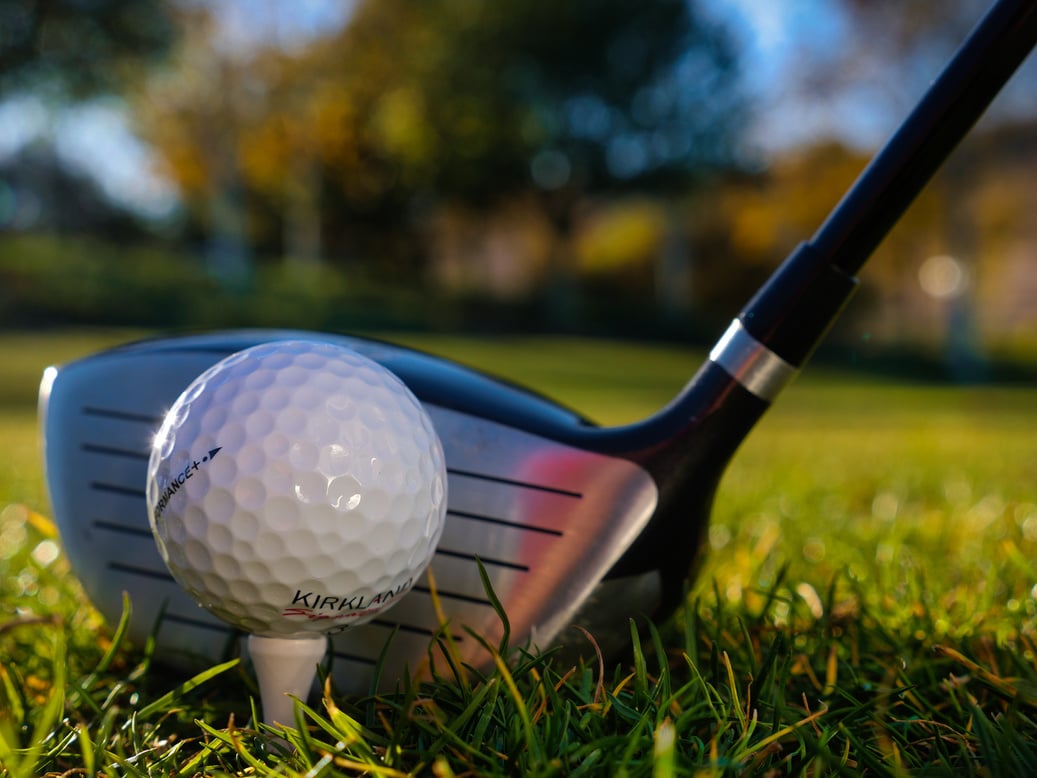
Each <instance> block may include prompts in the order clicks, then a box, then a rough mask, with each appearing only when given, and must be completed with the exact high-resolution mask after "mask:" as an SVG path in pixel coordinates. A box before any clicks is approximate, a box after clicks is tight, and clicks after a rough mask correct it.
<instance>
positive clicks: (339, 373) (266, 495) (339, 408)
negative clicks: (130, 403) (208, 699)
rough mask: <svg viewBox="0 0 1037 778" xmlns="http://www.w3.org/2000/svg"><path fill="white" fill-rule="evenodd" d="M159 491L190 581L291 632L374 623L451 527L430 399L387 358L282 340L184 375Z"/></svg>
mask: <svg viewBox="0 0 1037 778" xmlns="http://www.w3.org/2000/svg"><path fill="white" fill-rule="evenodd" d="M146 493H147V506H148V518H149V521H150V522H151V528H152V531H153V533H154V535H155V540H156V543H157V545H158V549H159V553H160V554H161V556H162V558H163V560H164V561H165V563H166V566H167V567H168V568H169V571H170V573H172V575H173V577H174V578H175V579H176V580H177V582H178V583H179V584H180V585H181V586H183V587H184V588H185V589H186V590H187V591H188V593H190V594H191V595H192V596H193V597H194V599H195V600H196V601H197V602H198V603H199V604H200V605H202V606H203V607H205V608H206V609H208V610H209V611H211V612H212V613H213V614H215V615H216V616H218V617H219V618H221V619H223V620H224V621H226V622H228V623H230V624H232V625H234V626H236V627H238V628H239V629H242V630H244V631H246V632H249V633H252V634H255V635H263V636H271V637H276V636H282V637H287V636H297V635H301V634H304V633H333V632H337V631H341V630H342V629H345V628H346V627H348V626H351V625H355V624H361V623H363V622H365V621H368V620H370V619H372V618H374V617H375V616H377V615H378V614H379V613H381V612H383V611H384V610H386V609H387V608H389V607H391V606H392V605H393V604H394V603H395V602H396V601H397V600H399V599H400V598H401V597H402V596H403V595H404V594H406V592H407V591H408V590H409V589H410V588H411V587H413V585H414V583H415V581H416V580H417V578H418V577H419V576H420V575H421V574H422V572H423V571H424V570H425V568H426V567H427V565H428V563H429V562H430V561H431V559H432V555H433V554H434V552H435V548H436V544H437V543H438V541H439V537H440V535H441V534H442V530H443V519H444V516H445V512H446V467H445V463H444V457H443V449H442V445H441V443H440V441H439V438H438V436H437V435H436V432H435V430H434V428H433V426H432V421H431V419H430V418H429V416H428V414H427V413H426V411H425V410H424V408H423V407H422V406H421V404H420V403H419V402H418V400H417V399H416V398H415V397H414V395H413V394H412V393H411V392H410V390H409V389H408V388H407V387H406V386H405V385H404V384H403V383H402V382H401V381H400V380H399V379H398V378H397V377H396V376H395V375H393V374H392V373H391V372H389V371H388V370H387V369H386V368H384V367H382V366H381V365H379V364H377V363H375V362H373V361H371V360H369V359H367V358H366V357H363V356H361V355H359V354H357V353H355V352H354V351H351V350H349V349H346V348H343V347H341V346H336V345H332V344H328V343H319V342H310V341H301V340H299V341H279V342H272V343H266V344H262V345H259V346H255V347H253V348H249V349H245V350H244V351H240V352H237V353H236V354H232V355H231V356H229V357H227V358H226V359H224V360H222V361H221V362H219V363H217V364H216V365H214V366H213V367H212V368H210V369H209V370H207V371H206V372H205V373H203V374H202V375H200V376H199V377H198V378H197V379H195V381H194V382H193V383H191V385H190V386H188V387H187V389H185V390H184V392H183V393H182V394H181V395H180V397H179V398H178V399H177V401H176V402H175V403H174V404H173V406H172V408H171V409H170V410H169V412H168V413H167V415H166V417H165V420H164V421H163V423H162V426H161V428H160V429H159V431H158V433H157V434H156V436H155V439H154V442H153V445H152V450H151V456H150V459H149V462H148V477H147V490H146Z"/></svg>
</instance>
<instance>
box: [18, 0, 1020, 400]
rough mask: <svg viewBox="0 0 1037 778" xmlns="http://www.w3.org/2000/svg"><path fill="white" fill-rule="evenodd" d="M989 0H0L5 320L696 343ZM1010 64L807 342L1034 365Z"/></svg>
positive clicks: (895, 116) (904, 356)
mask: <svg viewBox="0 0 1037 778" xmlns="http://www.w3.org/2000/svg"><path fill="white" fill-rule="evenodd" d="M984 6H985V3H984V2H982V0H948V2H945V3H941V4H940V5H939V6H938V7H937V6H934V5H933V4H932V3H930V2H927V0H769V2H766V3H763V2H755V1H754V0H641V2H638V3H631V2H627V1H626V0H568V2H559V1H558V0H422V2H406V0H354V1H353V2H346V1H345V0H92V2H82V1H81V0H48V1H47V2H42V1H40V0H0V327H3V328H6V329H18V330H26V329H42V328H58V327H70V326H76V327H78V326H104V327H110V326H119V327H122V326H130V327H136V328H142V329H162V330H169V329H173V330H181V329H198V328H213V327H230V326H286V327H303V328H313V329H321V330H334V331H343V330H354V331H372V330H377V331H379V332H386V331H393V330H425V331H442V332H458V331H462V332H482V333H486V332H494V333H496V332H505V333H530V332H537V333H564V334H577V335H600V336H609V337H624V338H628V337H629V338H638V339H658V340H677V341H680V342H682V343H688V344H708V343H709V342H711V341H712V340H714V339H715V338H716V337H717V335H718V334H719V333H720V332H721V331H722V330H723V327H724V326H725V324H726V322H727V321H728V320H729V319H730V318H731V317H732V316H733V315H735V314H736V313H737V311H738V308H739V306H740V305H741V304H742V303H743V302H744V301H745V300H746V299H747V298H748V297H749V295H751V293H752V291H753V290H754V289H755V288H756V286H757V285H758V284H759V283H760V281H761V280H762V279H763V278H765V277H766V275H767V274H768V273H769V272H770V271H771V270H772V269H773V268H774V267H775V266H776V265H777V264H778V263H780V261H781V260H782V259H783V258H784V257H785V255H786V254H787V253H788V252H789V251H790V250H791V249H792V248H793V247H794V246H795V244H796V243H797V242H798V241H800V240H803V239H806V238H808V237H809V236H810V235H811V234H812V233H813V231H814V230H815V229H816V227H817V226H818V225H819V224H820V223H821V221H822V220H823V218H824V216H825V214H826V213H827V212H828V210H829V209H830V208H831V207H832V206H833V205H834V203H835V202H836V201H837V200H838V198H839V197H840V195H841V194H842V192H843V191H844V190H845V188H846V187H847V186H848V185H849V183H850V182H851V181H852V180H853V179H854V178H855V177H856V175H857V174H858V172H859V171H860V170H861V168H862V167H863V165H864V164H865V163H866V161H867V159H868V157H869V155H870V154H871V153H872V152H873V151H874V150H875V149H876V148H877V147H878V146H879V145H880V144H881V142H882V141H883V140H884V139H885V137H886V136H887V135H888V134H889V133H890V132H891V131H892V130H893V129H894V128H895V127H896V125H897V123H898V122H899V121H900V119H901V118H902V117H903V116H904V115H905V114H906V112H907V111H908V110H909V109H910V108H911V107H912V106H913V105H914V103H915V101H916V100H917V99H918V97H919V96H920V95H921V93H922V91H923V90H924V88H925V85H926V84H927V82H928V81H929V80H930V79H931V78H932V76H933V75H934V74H935V73H936V72H937V71H938V69H939V68H940V67H941V66H942V64H943V63H944V62H945V61H946V59H947V58H948V57H949V56H950V54H951V52H952V51H953V50H954V48H955V47H956V45H957V43H958V42H959V41H960V40H961V39H962V37H963V36H964V35H965V34H966V33H967V31H968V29H969V28H970V27H971V25H972V24H973V23H974V21H975V20H976V19H977V18H978V17H979V15H980V14H981V13H982V11H983V8H984ZM1034 76H1035V65H1034V63H1033V62H1032V61H1031V62H1029V63H1028V65H1027V66H1026V67H1025V68H1024V70H1023V71H1022V72H1021V73H1020V74H1018V75H1017V76H1016V78H1015V79H1014V80H1013V81H1012V83H1011V84H1010V86H1009V87H1008V89H1007V90H1006V92H1005V93H1004V94H1003V95H1002V96H1001V97H1000V98H999V99H998V101H997V102H996V104H995V106H994V108H993V109H992V111H991V112H990V114H989V115H988V116H987V117H986V118H985V119H984V120H983V121H982V122H981V124H980V125H979V127H977V129H976V131H975V132H974V133H973V134H972V135H971V136H970V137H969V138H968V140H967V141H966V142H965V143H964V144H963V145H962V147H961V148H960V149H959V150H958V151H957V152H956V154H955V155H954V157H953V158H952V160H951V161H950V162H949V164H948V165H947V166H946V167H945V169H944V170H942V171H941V173H940V174H939V176H938V178H937V179H936V180H935V181H934V182H933V184H932V185H931V186H930V188H929V189H928V190H927V191H926V193H925V194H924V195H923V196H922V198H921V199H920V200H919V201H918V202H917V203H916V205H915V206H914V207H913V208H912V209H911V211H910V212H909V214H908V216H907V217H906V218H905V219H904V221H903V222H902V223H901V224H900V225H899V226H898V227H897V228H896V230H895V231H894V233H893V234H892V235H891V236H890V238H889V239H888V240H887V241H886V242H885V243H884V244H883V246H882V247H881V250H880V251H879V253H878V254H877V255H876V257H875V258H874V260H873V261H872V262H871V263H870V264H869V265H868V266H867V267H866V269H865V272H864V281H865V283H864V284H863V289H862V293H861V294H860V295H859V296H858V298H857V300H856V301H855V303H854V304H853V305H852V306H851V309H850V311H849V312H848V314H847V316H846V318H845V319H844V320H843V321H841V322H840V323H839V325H838V326H837V328H836V330H835V331H834V332H833V334H832V337H831V339H830V341H829V344H828V345H827V347H826V349H825V350H823V352H822V353H821V355H820V356H821V358H824V359H831V360H835V361H842V362H847V363H853V364H855V365H858V366H862V367H868V368H873V369H891V370H894V371H897V372H899V373H901V374H908V373H914V374H918V375H919V376H928V377H940V378H950V379H956V380H977V379H984V378H999V379H1005V378H1012V377H1016V376H1026V375H1031V376H1032V374H1033V371H1034V365H1037V184H1035V181H1037V132H1035V130H1037V78H1034Z"/></svg>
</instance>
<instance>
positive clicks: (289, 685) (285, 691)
mask: <svg viewBox="0 0 1037 778" xmlns="http://www.w3.org/2000/svg"><path fill="white" fill-rule="evenodd" d="M327 648H328V639H327V637H326V636H324V635H312V634H308V635H306V636H304V637H298V638H269V637H261V636H259V635H249V636H248V653H249V655H250V656H251V657H252V666H253V668H254V669H255V672H256V680H257V681H258V682H259V698H260V701H261V702H262V704H263V721H264V723H266V724H269V725H271V726H273V725H274V724H283V725H285V726H288V727H294V726H295V701H294V700H293V699H292V698H291V697H290V696H289V695H294V696H295V697H298V698H299V699H300V700H305V699H306V698H307V697H308V696H309V694H310V687H311V686H313V679H314V678H315V677H316V676H317V665H319V664H320V662H321V660H322V659H324V654H325V652H326V651H327Z"/></svg>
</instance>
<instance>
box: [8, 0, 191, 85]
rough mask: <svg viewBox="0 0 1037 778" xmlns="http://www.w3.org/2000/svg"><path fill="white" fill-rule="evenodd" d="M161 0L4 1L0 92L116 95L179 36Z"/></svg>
mask: <svg viewBox="0 0 1037 778" xmlns="http://www.w3.org/2000/svg"><path fill="white" fill-rule="evenodd" d="M166 5H167V4H166V3H165V2H162V0H90V2H83V1H82V0H0V95H4V94H6V93H8V92H11V91H15V90H19V89H21V90H41V89H46V90H55V89H56V90H57V91H58V92H63V93H65V94H67V95H70V96H73V97H82V96H85V95H88V94H93V93H96V92H103V91H119V90H121V89H122V88H124V86H125V84H126V83H127V81H130V80H132V79H133V78H135V77H136V76H137V75H138V74H139V69H140V64H141V62H142V61H148V60H154V59H156V58H158V57H159V56H161V55H162V54H163V53H164V52H165V51H166V50H167V49H168V47H169V46H170V44H171V43H172V40H173V37H174V35H175V31H174V28H173V24H172V20H171V19H170V17H169V15H168V13H167V11H166Z"/></svg>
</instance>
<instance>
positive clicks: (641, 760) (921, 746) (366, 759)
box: [0, 333, 1037, 777]
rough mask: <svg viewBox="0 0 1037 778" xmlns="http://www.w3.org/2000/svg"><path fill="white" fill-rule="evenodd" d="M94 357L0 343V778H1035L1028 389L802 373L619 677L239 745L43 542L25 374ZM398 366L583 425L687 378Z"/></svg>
mask: <svg viewBox="0 0 1037 778" xmlns="http://www.w3.org/2000/svg"><path fill="white" fill-rule="evenodd" d="M113 338H117V334H114V335H113V334H112V333H103V334H101V335H100V336H98V338H96V339H95V338H94V336H89V337H86V336H84V337H81V338H80V339H78V340H75V341H70V340H68V339H67V338H63V337H62V338H57V337H51V336H48V337H28V336H24V337H21V338H19V337H13V336H11V337H7V338H4V339H2V340H0V364H5V365H10V366H12V367H11V368H10V371H11V372H10V374H9V376H5V378H8V380H7V381H6V382H5V386H6V387H9V388H7V389H4V390H3V391H4V392H6V394H5V395H4V398H5V399H4V402H3V403H0V424H2V425H3V426H2V428H0V429H2V434H3V440H4V442H5V450H6V452H7V456H6V457H5V458H4V460H2V461H0V580H3V582H4V584H3V590H2V596H0V603H2V606H0V614H2V615H0V776H5V777H6V776H34V775H48V774H50V775H163V776H168V775H184V776H192V775H224V774H226V775H315V776H316V775H321V776H326V775H350V774H356V773H365V772H366V773H368V774H372V775H397V774H407V773H424V774H434V775H439V776H447V775H464V774H500V775H562V774H565V775H568V774H573V775H579V774H587V775H597V774H603V775H654V776H671V775H705V776H712V775H734V774H771V775H787V774H806V775H828V774H840V773H842V774H852V775H857V774H862V773H864V774H870V775H906V774H914V773H926V774H956V775H972V774H977V775H998V774H1003V775H1025V774H1032V773H1034V772H1035V769H1037V647H1035V626H1037V599H1035V596H1037V564H1035V560H1037V553H1035V552H1037V490H1035V487H1034V484H1037V437H1035V436H1034V434H1033V430H1034V428H1035V426H1037V425H1035V423H1037V403H1034V398H1035V392H1034V390H1033V389H1024V388H1012V389H1007V388H968V389H955V388H946V387H931V386H916V385H907V384H888V383H878V382H873V381H868V380H864V379H861V378H859V377H850V376H844V375H837V374H831V373H826V372H825V371H824V370H820V369H811V370H808V371H807V372H806V373H805V374H804V376H802V377H801V378H800V379H799V380H797V382H796V383H795V384H794V385H793V386H792V387H791V388H790V389H789V391H788V393H787V395H786V396H784V397H783V398H782V399H781V401H780V402H779V403H778V405H777V406H776V407H775V408H774V409H773V410H772V411H771V412H770V413H769V414H768V416H767V417H765V419H764V421H763V422H762V423H761V425H760V426H759V427H758V428H757V429H756V430H755V431H754V432H753V434H752V436H751V437H750V439H749V440H748V441H747V442H746V444H745V445H744V446H743V448H742V450H741V451H740V452H739V454H738V456H737V457H736V459H735V461H734V463H733V464H732V466H731V468H730V469H729V470H728V472H727V474H726V475H725V477H724V480H723V483H722V484H721V489H720V496H719V498H718V502H717V506H716V511H715V514H714V518H713V520H712V522H711V527H710V536H709V540H710V556H709V559H708V562H707V565H706V568H705V570H704V571H703V573H702V575H700V577H699V578H698V579H697V581H696V582H695V583H694V585H693V586H692V587H691V589H690V591H689V600H688V606H687V607H686V608H685V609H684V610H683V611H682V612H681V613H679V614H678V616H677V617H676V618H675V619H673V620H672V621H671V622H669V623H666V624H660V625H657V628H655V629H651V630H643V631H641V632H640V633H637V634H635V635H634V649H633V650H632V652H631V655H630V657H628V659H627V660H625V661H623V662H617V663H614V664H599V663H598V661H597V660H596V658H595V657H594V655H593V652H590V654H591V655H590V656H589V657H588V658H587V660H586V661H585V662H584V663H581V664H578V665H577V666H575V667H574V666H572V665H563V664H561V663H558V662H555V661H553V660H552V658H551V657H550V656H539V655H534V654H529V653H526V652H523V651H521V650H516V651H514V652H512V653H511V654H509V655H507V656H505V657H502V658H501V661H500V662H499V664H498V666H497V667H496V668H495V669H494V670H493V672H490V673H488V674H486V675H485V676H478V675H475V676H472V677H469V678H467V679H462V680H458V679H455V678H449V679H447V678H441V679H438V680H437V681H436V682H435V683H434V684H431V685H422V686H414V687H406V688H403V689H402V690H401V691H400V693H399V694H396V695H387V696H383V697H379V698H344V697H342V696H340V695H337V694H336V693H335V692H334V691H333V690H328V692H327V694H326V695H325V697H324V699H322V700H319V701H313V704H312V705H310V706H301V707H300V709H299V719H298V724H299V726H298V727H297V728H294V729H289V730H286V731H282V732H279V733H273V732H270V731H268V730H266V729H264V728H260V729H259V730H258V731H257V730H256V729H254V728H253V727H252V726H251V725H250V724H249V723H248V722H249V720H250V719H251V710H250V707H249V700H250V698H251V696H252V695H253V694H254V687H253V685H252V682H251V681H250V679H249V677H248V675H247V674H246V673H245V672H244V671H243V670H242V668H241V667H240V666H237V665H233V664H232V665H229V666H221V667H216V668H212V669H211V670H209V671H207V672H206V673H204V674H203V675H202V676H200V677H198V678H195V679H186V678H182V677H172V676H170V675H168V674H166V673H164V672H163V671H161V670H160V669H159V668H157V667H153V666H151V664H150V663H149V661H148V654H147V650H146V647H131V646H127V645H124V644H123V642H122V641H120V639H119V628H118V625H102V624H100V623H99V621H98V619H97V617H96V615H95V614H94V613H93V612H92V611H91V610H90V609H89V608H88V607H87V606H86V604H85V602H84V600H83V597H82V594H81V592H80V591H79V589H78V586H77V584H76V582H75V580H74V579H73V577H72V576H71V575H70V574H69V572H68V569H67V565H66V562H65V559H64V556H63V555H62V554H61V550H60V541H59V539H58V538H57V537H56V536H55V532H54V529H53V527H52V525H51V524H50V522H49V521H48V520H47V518H46V502H45V498H44V494H43V489H42V484H41V481H40V474H39V466H38V464H37V462H38V453H37V452H36V442H35V435H36V430H35V418H34V412H33V407H32V403H33V397H32V394H33V392H34V384H35V381H36V380H37V376H38V368H41V367H42V364H45V363H46V362H48V361H53V359H54V358H55V357H56V358H67V357H68V356H70V355H72V354H74V353H77V350H79V349H82V350H83V351H86V350H89V349H90V348H92V347H93V345H94V344H95V343H100V342H111V340H112V339H113ZM412 342H414V343H415V344H416V345H420V346H423V347H428V348H430V349H431V350H434V351H437V352H439V353H445V354H449V355H452V356H461V357H463V358H465V359H466V361H469V362H473V363H476V364H480V365H485V366H488V367H490V369H492V370H495V371H497V372H500V373H504V374H506V375H510V376H514V377H516V378H518V379H520V380H522V382H523V383H528V384H529V385H532V386H536V387H538V388H544V389H545V391H547V393H549V394H552V395H555V396H558V397H560V398H562V399H563V400H565V401H566V402H567V403H568V404H570V405H572V406H573V407H577V408H580V409H581V410H582V411H585V412H587V413H588V414H589V415H591V416H592V417H594V418H598V419H600V420H602V421H608V422H619V421H629V420H631V419H633V418H637V417H638V416H640V415H642V414H644V413H646V412H648V411H650V410H651V409H653V408H655V407H658V405H660V404H662V403H663V402H665V401H666V400H667V399H668V398H669V397H670V396H672V394H673V392H674V391H675V389H676V387H678V386H679V385H680V384H681V383H683V381H684V380H685V379H686V378H687V376H688V375H689V374H690V372H691V371H692V370H693V369H694V367H695V366H696V365H697V364H698V362H699V360H700V356H698V355H695V354H690V353H686V352H684V351H681V350H675V349H666V348H655V347H653V348H648V347H644V346H638V345H636V344H606V343H593V342H592V343H574V342H572V341H541V340H515V341H509V342H507V343H506V344H502V343H500V342H497V341H493V342H474V343H472V342H467V341H462V340H454V339H446V338H414V339H412ZM8 355H10V356H11V359H5V357H6V356H8ZM615 375H619V376H620V380H619V381H612V380H611V378H610V376H615ZM16 387H21V388H16ZM4 506H6V507H4ZM275 735H280V736H281V738H280V739H279V738H278V737H276V736H275Z"/></svg>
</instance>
